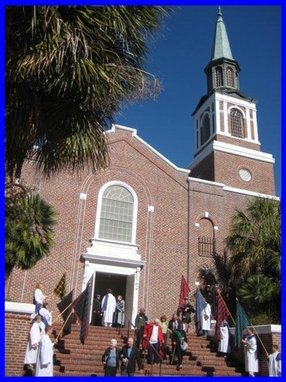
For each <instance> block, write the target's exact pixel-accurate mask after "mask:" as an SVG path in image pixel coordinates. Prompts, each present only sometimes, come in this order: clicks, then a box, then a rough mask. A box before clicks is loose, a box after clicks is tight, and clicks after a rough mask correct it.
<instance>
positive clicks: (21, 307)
mask: <svg viewBox="0 0 286 382" xmlns="http://www.w3.org/2000/svg"><path fill="white" fill-rule="evenodd" d="M34 311H35V305H34V304H27V303H23V302H13V301H5V312H12V313H22V314H23V313H25V314H32V313H33V312H34Z"/></svg>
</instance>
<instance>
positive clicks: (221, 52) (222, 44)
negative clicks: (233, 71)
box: [211, 7, 233, 60]
mask: <svg viewBox="0 0 286 382" xmlns="http://www.w3.org/2000/svg"><path fill="white" fill-rule="evenodd" d="M218 58H228V59H230V60H233V57H232V54H231V49H230V45H229V42H228V37H227V33H226V28H225V25H224V22H223V18H222V12H221V8H220V7H219V8H218V14H217V22H216V28H215V36H214V41H213V49H212V57H211V60H217V59H218Z"/></svg>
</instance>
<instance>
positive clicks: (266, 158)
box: [213, 141, 275, 163]
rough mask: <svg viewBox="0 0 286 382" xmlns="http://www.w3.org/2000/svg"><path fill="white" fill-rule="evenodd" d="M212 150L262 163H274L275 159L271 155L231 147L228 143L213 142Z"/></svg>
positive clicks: (234, 146) (244, 148)
mask: <svg viewBox="0 0 286 382" xmlns="http://www.w3.org/2000/svg"><path fill="white" fill-rule="evenodd" d="M213 143H214V144H213V148H214V150H216V151H223V152H225V153H229V154H233V155H238V156H242V157H247V158H250V159H256V160H259V161H262V162H268V163H275V159H274V158H273V156H272V154H268V153H264V152H261V151H257V150H252V149H248V148H246V147H240V146H236V145H232V144H230V143H225V142H220V141H214V142H213Z"/></svg>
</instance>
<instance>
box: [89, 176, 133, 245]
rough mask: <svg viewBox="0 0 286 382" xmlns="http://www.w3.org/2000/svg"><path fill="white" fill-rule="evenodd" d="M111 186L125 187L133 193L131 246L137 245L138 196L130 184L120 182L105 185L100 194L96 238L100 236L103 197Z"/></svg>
mask: <svg viewBox="0 0 286 382" xmlns="http://www.w3.org/2000/svg"><path fill="white" fill-rule="evenodd" d="M111 186H121V187H124V188H126V190H128V191H129V192H130V193H131V195H132V197H133V200H134V204H133V219H132V234H131V244H135V242H136V228H137V212H138V198H137V194H136V192H135V191H134V190H133V188H132V187H131V186H129V184H127V183H125V182H122V181H120V180H112V181H111V182H107V183H105V184H104V185H103V186H102V187H101V189H100V190H99V192H98V202H97V210H96V219H95V230H94V232H95V233H94V237H95V238H97V239H99V237H98V234H99V225H100V217H101V206H102V196H103V194H104V192H105V190H106V189H107V188H108V187H111ZM99 240H101V239H99ZM103 241H105V240H104V239H103ZM111 241H112V240H111Z"/></svg>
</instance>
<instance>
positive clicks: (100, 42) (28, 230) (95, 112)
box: [5, 6, 167, 273]
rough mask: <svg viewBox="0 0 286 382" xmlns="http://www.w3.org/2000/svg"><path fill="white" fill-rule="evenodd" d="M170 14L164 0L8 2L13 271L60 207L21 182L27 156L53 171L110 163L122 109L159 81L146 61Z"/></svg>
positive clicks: (29, 258) (9, 252)
mask: <svg viewBox="0 0 286 382" xmlns="http://www.w3.org/2000/svg"><path fill="white" fill-rule="evenodd" d="M166 14H167V11H166V9H165V8H162V7H159V6H154V7H150V6H137V7H136V6H132V7H131V6H129V7H126V6H108V7H107V6H106V7H97V6H93V7H86V6H18V7H15V6H13V7H7V8H6V105H7V106H6V136H5V149H6V152H5V154H6V156H5V158H6V175H7V177H6V194H7V195H6V270H7V272H8V273H9V272H10V271H11V270H12V268H13V267H14V266H17V267H21V268H24V269H27V268H30V267H31V266H33V265H34V264H35V262H36V261H37V260H38V259H40V258H41V257H42V256H45V255H46V254H47V253H48V250H49V248H50V246H51V244H52V240H51V233H52V229H51V228H52V226H53V219H54V216H53V210H52V208H51V207H50V206H48V205H47V203H46V202H45V201H43V200H41V199H40V198H39V197H38V196H36V195H33V196H30V190H29V189H26V188H25V186H24V185H23V183H22V182H20V184H19V179H20V176H21V171H22V166H23V163H24V161H25V160H26V159H27V158H29V157H31V156H32V157H33V159H34V160H35V163H36V165H37V168H38V169H39V170H40V171H42V173H43V174H46V175H51V174H53V173H55V172H57V171H60V170H61V169H68V170H75V169H81V168H83V167H84V166H88V167H90V168H91V170H92V171H96V170H98V169H100V168H104V167H105V166H106V165H107V164H108V150H107V145H106V141H105V135H104V134H103V132H104V131H105V130H106V129H108V128H109V127H110V125H111V123H112V122H113V116H114V115H115V113H117V112H118V111H119V110H120V107H121V106H122V105H123V103H125V102H128V101H134V100H140V99H146V98H148V97H153V96H155V95H156V94H157V92H158V90H159V83H158V81H157V80H156V78H155V77H154V76H153V75H151V74H150V73H148V72H146V71H145V70H144V63H145V58H146V56H147V39H148V38H150V37H152V36H151V35H153V34H154V32H155V30H156V29H157V27H158V25H159V22H160V21H161V19H162V18H163V16H164V15H166ZM19 190H20V192H18V191H19ZM14 223H15V224H14Z"/></svg>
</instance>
